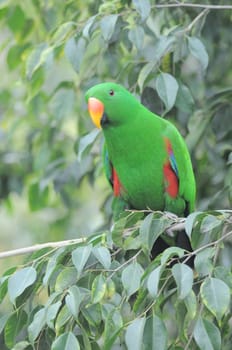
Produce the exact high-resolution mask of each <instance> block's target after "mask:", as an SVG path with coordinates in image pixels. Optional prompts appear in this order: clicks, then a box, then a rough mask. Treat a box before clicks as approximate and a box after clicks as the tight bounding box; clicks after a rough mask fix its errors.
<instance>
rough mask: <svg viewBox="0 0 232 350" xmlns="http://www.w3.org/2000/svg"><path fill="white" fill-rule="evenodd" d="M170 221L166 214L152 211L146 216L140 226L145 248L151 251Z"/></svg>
mask: <svg viewBox="0 0 232 350" xmlns="http://www.w3.org/2000/svg"><path fill="white" fill-rule="evenodd" d="M169 225H170V221H169V219H168V218H167V217H166V216H160V215H159V214H158V215H157V213H151V214H149V215H147V216H146V218H145V219H144V220H143V222H142V224H141V226H140V239H141V242H142V245H143V247H144V248H146V249H148V250H149V251H150V250H151V249H152V247H153V244H154V243H155V241H156V240H157V238H158V237H159V236H160V235H161V234H162V233H163V232H164V231H165V229H166V228H167V227H169Z"/></svg>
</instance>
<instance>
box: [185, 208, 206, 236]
mask: <svg viewBox="0 0 232 350" xmlns="http://www.w3.org/2000/svg"><path fill="white" fill-rule="evenodd" d="M200 214H202V212H199V211H196V212H194V213H191V214H190V215H188V216H187V218H186V220H185V228H184V229H185V232H186V233H187V235H188V237H189V238H190V239H191V234H192V231H193V227H194V223H195V221H196V219H197V217H198V215H200Z"/></svg>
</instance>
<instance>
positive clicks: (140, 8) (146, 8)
mask: <svg viewBox="0 0 232 350" xmlns="http://www.w3.org/2000/svg"><path fill="white" fill-rule="evenodd" d="M132 3H133V5H134V7H135V9H136V11H137V12H138V13H139V15H140V17H141V20H142V21H145V20H146V19H147V17H148V16H149V14H150V11H151V4H150V1H149V0H143V1H140V0H132Z"/></svg>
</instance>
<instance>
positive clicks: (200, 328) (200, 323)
mask: <svg viewBox="0 0 232 350" xmlns="http://www.w3.org/2000/svg"><path fill="white" fill-rule="evenodd" d="M193 336H194V339H195V341H196V343H197V345H198V346H199V349H200V350H221V335H220V331H219V329H218V328H217V327H216V326H215V324H213V323H212V322H209V321H208V320H206V319H205V320H204V319H202V318H201V317H199V318H198V320H197V322H196V325H195V327H194V330H193Z"/></svg>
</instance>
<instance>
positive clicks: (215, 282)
mask: <svg viewBox="0 0 232 350" xmlns="http://www.w3.org/2000/svg"><path fill="white" fill-rule="evenodd" d="M200 292H201V297H202V300H203V303H204V304H205V306H206V307H207V308H208V309H209V310H210V311H211V312H212V314H213V315H214V316H215V317H216V318H217V319H218V320H220V319H221V318H222V316H223V315H224V314H225V313H226V311H228V310H229V305H230V288H229V287H228V286H227V284H225V282H223V281H221V280H219V279H217V278H213V277H209V278H207V279H206V280H204V282H203V283H202V285H201V289H200Z"/></svg>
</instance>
